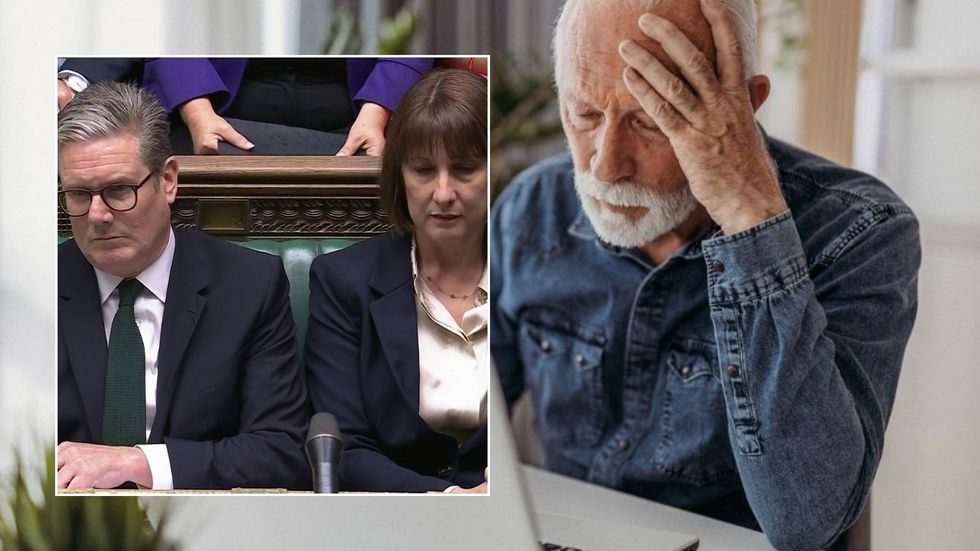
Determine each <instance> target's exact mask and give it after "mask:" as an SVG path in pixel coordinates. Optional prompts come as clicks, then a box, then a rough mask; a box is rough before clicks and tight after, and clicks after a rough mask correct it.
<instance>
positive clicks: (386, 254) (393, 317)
mask: <svg viewBox="0 0 980 551" xmlns="http://www.w3.org/2000/svg"><path fill="white" fill-rule="evenodd" d="M410 252H411V237H408V236H400V237H396V238H393V239H390V240H388V241H387V242H386V245H385V250H384V251H382V254H381V255H379V258H378V268H377V269H376V270H374V271H373V272H372V274H371V277H370V279H369V281H368V285H369V286H370V287H371V289H372V290H373V291H374V293H375V294H376V296H377V297H378V298H376V299H375V300H374V302H372V303H371V305H370V306H369V309H370V311H371V321H372V323H373V324H374V328H375V330H376V331H377V333H378V339H379V340H380V341H381V349H382V350H383V351H384V354H385V358H386V359H387V360H388V366H389V368H390V369H391V374H392V376H393V377H394V378H395V382H396V384H397V385H398V388H399V390H400V391H401V393H402V395H403V396H404V397H405V400H406V401H407V402H408V405H409V407H411V409H412V411H415V412H418V410H419V341H418V322H417V320H416V311H415V286H414V285H413V284H412V264H411V258H410V257H409V254H410Z"/></svg>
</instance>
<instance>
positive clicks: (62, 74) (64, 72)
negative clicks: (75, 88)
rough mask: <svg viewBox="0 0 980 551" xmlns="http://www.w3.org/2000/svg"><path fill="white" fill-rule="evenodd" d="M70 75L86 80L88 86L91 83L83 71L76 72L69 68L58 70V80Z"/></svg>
mask: <svg viewBox="0 0 980 551" xmlns="http://www.w3.org/2000/svg"><path fill="white" fill-rule="evenodd" d="M68 77H77V78H80V79H82V80H83V81H85V86H88V85H89V84H90V83H89V81H88V79H87V78H85V75H83V74H81V73H76V72H75V71H69V70H67V69H64V70H61V71H58V80H64V79H66V78H68Z"/></svg>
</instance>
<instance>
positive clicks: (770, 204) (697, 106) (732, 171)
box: [619, 0, 787, 234]
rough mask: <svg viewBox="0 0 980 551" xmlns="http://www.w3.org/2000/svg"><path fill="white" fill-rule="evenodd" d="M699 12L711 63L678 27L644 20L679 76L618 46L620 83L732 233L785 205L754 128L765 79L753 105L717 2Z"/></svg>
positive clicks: (707, 1)
mask: <svg viewBox="0 0 980 551" xmlns="http://www.w3.org/2000/svg"><path fill="white" fill-rule="evenodd" d="M701 11H702V13H703V14H704V16H705V19H707V21H708V23H709V24H710V25H711V34H712V37H713V39H714V43H715V51H716V53H715V57H716V60H715V63H714V64H712V62H711V60H709V59H708V58H707V57H706V56H705V54H704V53H703V52H702V51H701V50H700V49H698V48H697V46H695V45H694V44H693V43H692V42H691V40H690V39H689V38H688V37H687V36H686V35H685V34H684V33H683V32H682V31H680V30H679V29H678V28H677V26H676V25H674V24H673V23H671V22H670V21H668V20H666V19H664V18H662V17H658V16H655V15H653V14H644V15H642V16H641V17H640V19H639V26H640V29H641V30H642V31H643V33H644V34H645V35H647V36H649V37H650V38H652V39H654V40H656V41H657V42H658V43H659V44H660V45H661V47H662V48H663V49H664V51H665V52H666V54H667V55H668V56H669V57H670V59H671V60H672V61H673V62H674V64H675V65H677V67H678V68H679V69H680V72H681V74H682V75H683V78H681V77H679V76H677V75H675V74H673V73H671V72H670V71H669V70H668V69H667V68H666V67H665V66H664V64H663V63H662V62H661V61H660V60H658V59H657V58H656V57H654V56H653V55H652V54H651V53H650V52H649V51H647V50H646V49H644V48H643V47H641V46H640V45H638V44H636V43H635V42H633V41H630V40H627V41H624V42H623V43H622V44H620V47H619V52H620V55H621V56H622V57H623V59H624V60H625V61H626V63H627V65H628V67H627V68H626V70H625V71H624V74H623V80H624V81H625V83H626V87H627V89H628V90H629V91H630V93H631V94H633V96H634V97H636V99H637V101H639V103H640V105H641V106H642V107H643V109H644V111H646V112H647V114H649V115H650V116H651V117H652V118H653V120H654V122H655V123H656V124H657V126H658V127H659V128H660V130H661V131H662V132H663V133H664V134H665V135H666V136H667V138H668V139H669V140H670V144H671V147H673V149H674V154H675V155H676V156H677V160H678V162H679V163H680V166H681V169H682V170H683V171H684V175H685V176H686V177H687V180H688V183H689V185H690V186H691V192H692V193H693V194H694V196H695V197H696V198H697V200H698V201H699V202H700V203H701V204H702V205H704V207H705V208H706V209H707V211H708V214H709V215H710V216H711V218H712V219H714V221H715V222H716V223H717V224H718V225H719V226H721V229H722V231H723V232H724V233H726V234H733V233H737V232H740V231H743V230H746V229H748V228H751V227H752V226H755V225H756V224H758V223H760V222H762V221H764V220H766V219H768V218H771V217H773V216H775V215H777V214H779V213H781V212H783V211H785V210H786V209H787V206H786V201H785V200H784V198H783V196H782V192H781V191H780V189H779V181H778V179H777V177H776V173H775V170H774V169H773V165H772V162H771V160H770V158H769V154H768V153H767V151H766V145H765V141H764V140H763V138H762V133H761V132H760V130H759V128H758V126H757V125H756V122H755V108H756V107H758V105H759V104H761V102H762V101H763V100H764V94H765V93H767V92H768V81H765V80H764V79H765V77H756V78H757V79H763V80H762V81H756V82H757V83H759V86H760V88H764V89H765V90H764V91H761V90H760V93H761V94H762V95H763V97H761V98H757V100H756V101H757V104H756V105H753V98H752V96H751V94H750V92H749V86H748V85H747V83H746V80H745V75H744V65H743V59H742V47H741V44H740V42H739V40H738V36H737V34H736V31H735V25H734V23H733V21H732V17H731V14H730V13H729V12H728V10H727V8H725V7H724V6H723V5H722V4H721V3H720V2H718V1H717V0H701ZM715 66H716V67H717V74H715V70H714V68H713V67H715Z"/></svg>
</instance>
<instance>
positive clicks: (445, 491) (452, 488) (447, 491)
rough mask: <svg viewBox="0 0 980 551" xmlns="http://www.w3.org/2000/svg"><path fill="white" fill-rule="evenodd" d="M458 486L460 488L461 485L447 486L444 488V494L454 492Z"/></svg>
mask: <svg viewBox="0 0 980 551" xmlns="http://www.w3.org/2000/svg"><path fill="white" fill-rule="evenodd" d="M456 488H459V486H457V485H455V484H453V485H452V486H450V487H448V488H446V489H445V490H443V491H442V493H444V494H449V493H452V491H453V490H455V489H456Z"/></svg>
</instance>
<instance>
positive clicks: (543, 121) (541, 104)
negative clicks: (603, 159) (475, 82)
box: [490, 56, 562, 198]
mask: <svg viewBox="0 0 980 551" xmlns="http://www.w3.org/2000/svg"><path fill="white" fill-rule="evenodd" d="M491 64H492V67H491V71H490V75H491V86H490V152H491V154H490V160H491V167H490V172H491V175H492V181H491V184H490V192H491V196H492V197H493V198H496V196H497V195H498V194H499V193H500V192H501V191H503V189H504V187H506V186H507V184H508V183H510V180H511V179H512V178H513V177H514V176H515V175H517V173H518V172H520V171H521V170H523V169H524V168H526V167H527V166H528V165H529V164H531V163H532V162H534V161H535V160H536V159H528V158H527V157H526V156H522V155H521V153H522V152H524V151H526V150H527V147H528V146H529V145H531V144H533V143H537V142H543V141H547V140H551V139H554V138H555V137H556V136H558V135H560V134H561V131H562V128H561V121H560V119H559V117H558V110H557V109H556V107H555V105H556V101H557V98H556V95H555V89H554V77H553V76H552V67H551V64H550V62H548V61H547V60H542V59H541V58H540V57H534V56H530V57H528V58H526V63H525V64H523V65H518V63H517V62H516V61H515V60H514V59H513V58H511V57H507V56H494V57H493V58H491Z"/></svg>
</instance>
